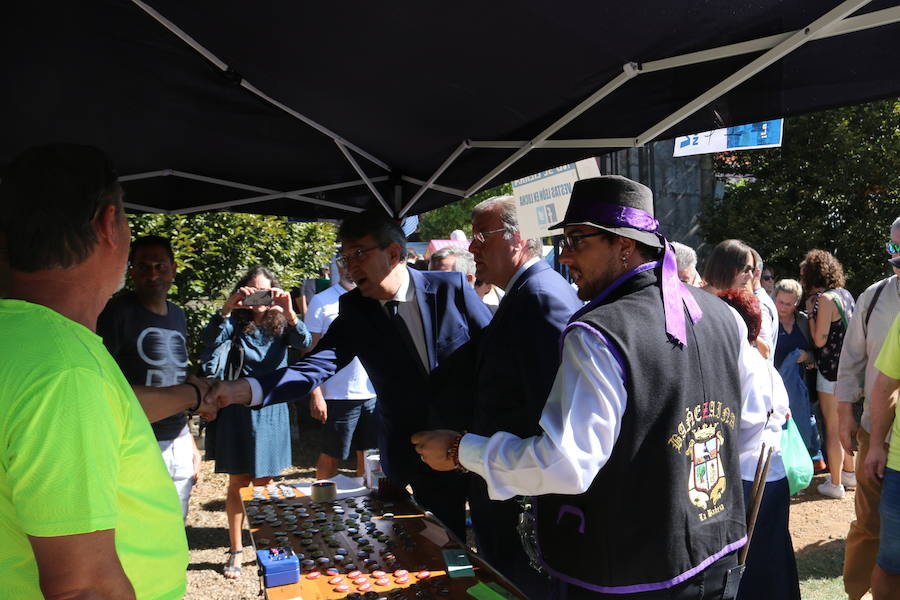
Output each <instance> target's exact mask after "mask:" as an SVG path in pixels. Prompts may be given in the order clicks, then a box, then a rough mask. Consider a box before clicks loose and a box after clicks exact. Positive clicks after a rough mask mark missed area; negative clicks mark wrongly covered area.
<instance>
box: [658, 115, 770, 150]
mask: <svg viewBox="0 0 900 600" xmlns="http://www.w3.org/2000/svg"><path fill="white" fill-rule="evenodd" d="M783 130H784V119H775V120H774V121H762V122H760V123H750V124H749V125H737V126H736V127H728V128H726V129H715V130H713V131H704V132H703V133H694V134H692V135H683V136H681V137H679V138H676V139H675V153H674V155H673V156H692V155H694V154H713V153H716V152H727V151H729V150H755V149H757V148H778V147H779V146H781V133H782V131H783Z"/></svg>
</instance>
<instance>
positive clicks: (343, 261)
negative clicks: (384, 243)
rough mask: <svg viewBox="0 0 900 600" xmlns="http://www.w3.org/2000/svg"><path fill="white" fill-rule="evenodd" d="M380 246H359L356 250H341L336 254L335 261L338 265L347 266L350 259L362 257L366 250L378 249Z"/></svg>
mask: <svg viewBox="0 0 900 600" xmlns="http://www.w3.org/2000/svg"><path fill="white" fill-rule="evenodd" d="M379 249H381V246H372V247H371V248H359V249H357V250H350V251H349V252H343V253H341V254H338V255H337V258H336V259H335V262H336V263H337V264H338V266H340V267H346V266H348V265H349V264H350V263H351V262H352V261H354V260H358V259H359V258H361V257H362V255H363V254H365V253H366V252H370V251H372V250H379Z"/></svg>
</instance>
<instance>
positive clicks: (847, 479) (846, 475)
mask: <svg viewBox="0 0 900 600" xmlns="http://www.w3.org/2000/svg"><path fill="white" fill-rule="evenodd" d="M841 483H842V484H843V485H844V487H846V488H855V487H856V473H854V472H852V471H841Z"/></svg>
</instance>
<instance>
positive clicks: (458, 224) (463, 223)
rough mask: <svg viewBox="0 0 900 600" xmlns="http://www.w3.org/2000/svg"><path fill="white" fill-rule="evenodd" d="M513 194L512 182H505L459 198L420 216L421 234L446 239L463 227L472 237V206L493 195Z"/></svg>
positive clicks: (426, 237) (423, 237)
mask: <svg viewBox="0 0 900 600" xmlns="http://www.w3.org/2000/svg"><path fill="white" fill-rule="evenodd" d="M510 194H512V184H509V183H504V184H503V185H500V186H498V187H495V188H491V189H489V190H484V191H483V192H478V193H477V194H475V195H474V196H470V197H468V198H463V199H461V200H457V201H456V202H453V203H452V204H448V205H446V206H442V207H440V208H436V209H434V210H432V211H428V212H427V213H424V214H422V215H420V216H419V235H421V236H422V239H423V240H435V239H437V240H446V239H448V238H449V237H450V233H451V232H452V231H453V230H454V229H461V230H463V231H464V232H465V233H466V237H468V238H471V237H472V207H474V206H475V205H476V204H478V203H479V202H481V201H482V200H487V199H488V198H491V197H493V196H506V195H510Z"/></svg>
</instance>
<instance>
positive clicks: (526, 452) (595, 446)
mask: <svg viewBox="0 0 900 600" xmlns="http://www.w3.org/2000/svg"><path fill="white" fill-rule="evenodd" d="M729 309H730V310H731V312H732V314H733V315H734V318H735V321H736V322H737V325H738V335H739V336H740V339H741V340H742V343H741V346H740V352H739V356H738V368H739V371H740V380H741V393H742V397H743V398H744V399H747V398H748V397H750V392H749V391H747V386H748V385H750V384H751V383H752V382H753V381H754V380H755V378H756V377H759V375H758V373H757V370H756V369H755V368H754V363H753V362H752V360H753V359H752V357H751V352H753V353H756V354H757V355H758V353H757V352H756V350H755V349H753V348H751V347H750V345H749V344H748V343H747V326H746V325H745V324H744V321H743V319H742V318H741V317H740V315H738V313H737V312H736V311H735V310H734V309H731V307H729ZM760 358H761V357H760ZM626 404H627V392H626V391H625V382H624V373H622V368H621V366H620V365H619V363H618V361H617V360H616V359H615V358H614V357H613V355H612V353H611V352H610V350H609V347H608V346H607V344H606V341H605V340H604V339H602V338H600V337H598V336H596V335H594V334H593V333H591V332H590V331H588V330H586V329H582V328H576V329H573V330H572V331H570V332H569V333H568V334H567V335H566V337H565V340H564V342H563V349H562V360H561V363H560V366H559V370H558V371H557V373H556V380H555V381H554V382H553V388H552V389H551V390H550V396H549V397H548V398H547V403H546V404H545V405H544V411H543V413H542V414H541V420H540V425H541V428H542V429H543V430H544V433H543V435H540V436H535V437H530V438H527V439H521V438H519V437H517V436H514V435H512V434H510V433H506V432H498V433H495V434H494V435H492V436H491V437H483V436H479V435H475V434H471V433H469V434H466V435H465V436H463V438H462V440H461V441H460V444H459V462H460V464H462V466H464V467H465V468H467V469H469V470H470V471H472V472H474V473H477V474H478V475H480V476H481V477H483V478H484V480H485V481H486V482H487V487H488V494H489V496H490V497H491V499H493V500H505V499H507V498H511V497H513V496H516V495H521V496H538V495H543V494H581V493H583V492H585V491H587V489H588V488H589V487H590V485H591V483H592V482H593V481H594V478H595V477H596V476H597V473H598V472H599V471H600V469H601V468H603V466H604V465H605V464H606V462H607V461H608V460H609V457H610V455H611V454H612V450H613V446H615V443H616V440H617V439H618V437H619V431H620V430H621V426H622V415H623V414H625V407H626ZM748 408H749V409H750V410H751V411H752V410H754V409H755V408H754V407H748ZM762 418H763V420H765V415H763V417H762Z"/></svg>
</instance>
